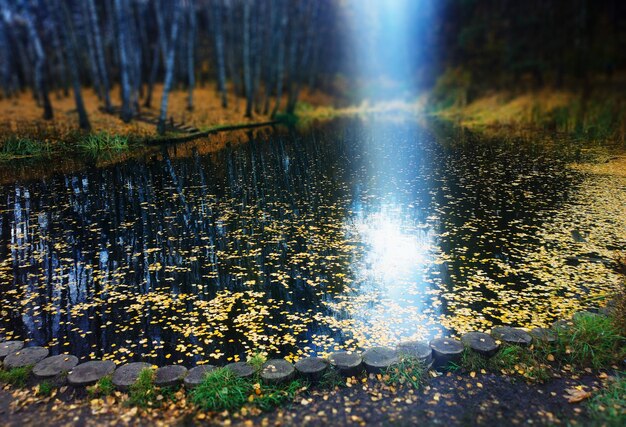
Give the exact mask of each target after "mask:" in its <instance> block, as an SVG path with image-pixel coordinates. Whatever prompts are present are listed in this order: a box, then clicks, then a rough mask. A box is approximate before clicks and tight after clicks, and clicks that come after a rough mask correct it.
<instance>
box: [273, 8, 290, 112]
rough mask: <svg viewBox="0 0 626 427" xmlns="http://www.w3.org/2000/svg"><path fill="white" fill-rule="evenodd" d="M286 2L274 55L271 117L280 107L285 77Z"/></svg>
mask: <svg viewBox="0 0 626 427" xmlns="http://www.w3.org/2000/svg"><path fill="white" fill-rule="evenodd" d="M288 5H289V4H288V3H287V1H286V0H283V4H282V7H283V12H282V17H281V18H280V27H279V30H278V31H279V34H280V35H279V37H278V54H277V57H276V104H275V105H274V110H273V111H272V117H275V116H276V114H277V113H278V110H279V108H280V101H281V98H282V96H283V80H284V79H285V34H286V32H287V24H288V19H289V18H288V15H287V8H288Z"/></svg>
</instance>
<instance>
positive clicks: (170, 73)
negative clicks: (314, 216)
mask: <svg viewBox="0 0 626 427" xmlns="http://www.w3.org/2000/svg"><path fill="white" fill-rule="evenodd" d="M118 1H119V0H118ZM180 8H181V6H180V3H178V1H176V3H175V5H174V17H173V19H172V28H171V33H170V40H169V42H168V46H167V59H166V61H165V82H164V83H163V95H162V96H161V111H160V114H159V122H158V124H157V132H158V133H159V134H160V135H163V134H164V133H165V120H166V118H167V101H168V96H169V92H170V89H171V88H172V81H173V79H174V60H175V59H176V40H177V39H178V20H179V19H180Z"/></svg>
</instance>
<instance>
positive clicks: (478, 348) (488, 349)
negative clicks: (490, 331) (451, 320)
mask: <svg viewBox="0 0 626 427" xmlns="http://www.w3.org/2000/svg"><path fill="white" fill-rule="evenodd" d="M461 341H462V342H463V344H465V346H466V347H468V348H470V349H472V350H473V351H475V352H476V353H478V354H480V355H481V356H484V357H491V356H493V355H494V354H496V353H497V352H498V344H497V343H496V341H495V340H494V339H493V338H492V337H491V335H487V334H484V333H482V332H468V333H466V334H464V335H463V336H462V337H461Z"/></svg>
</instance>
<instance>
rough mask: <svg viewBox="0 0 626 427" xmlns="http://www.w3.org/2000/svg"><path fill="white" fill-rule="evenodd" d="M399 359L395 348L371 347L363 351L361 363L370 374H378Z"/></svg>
mask: <svg viewBox="0 0 626 427" xmlns="http://www.w3.org/2000/svg"><path fill="white" fill-rule="evenodd" d="M399 361H400V358H399V357H398V353H397V352H396V350H394V349H392V348H387V347H372V348H370V349H367V350H365V351H364V352H363V365H365V370H366V371H367V372H369V373H370V374H378V373H380V372H382V371H384V370H385V369H387V368H388V367H390V366H391V365H395V364H396V363H398V362H399Z"/></svg>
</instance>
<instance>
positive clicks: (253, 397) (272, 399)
mask: <svg viewBox="0 0 626 427" xmlns="http://www.w3.org/2000/svg"><path fill="white" fill-rule="evenodd" d="M307 388H308V385H307V384H306V383H304V382H302V381H300V380H293V381H290V382H288V383H285V384H276V385H268V384H263V383H262V382H261V381H260V379H259V377H258V376H255V378H253V379H244V378H241V377H238V376H237V375H235V374H234V373H233V372H232V371H231V370H230V369H227V368H218V369H215V370H213V371H210V372H207V374H206V376H205V378H204V380H203V381H202V382H201V383H200V384H199V385H198V386H197V387H196V388H194V389H193V390H192V391H191V392H190V393H189V400H190V401H191V402H192V403H193V404H195V405H196V406H197V407H199V408H200V409H202V410H205V411H211V412H219V411H235V410H238V409H240V408H242V407H243V406H245V405H247V404H250V405H253V406H256V407H257V408H259V409H261V410H263V411H267V410H270V409H272V408H274V407H276V406H279V405H281V404H283V403H285V402H289V401H292V400H293V399H294V398H295V397H296V396H297V395H298V393H300V392H301V391H304V390H306V389H307Z"/></svg>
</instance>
